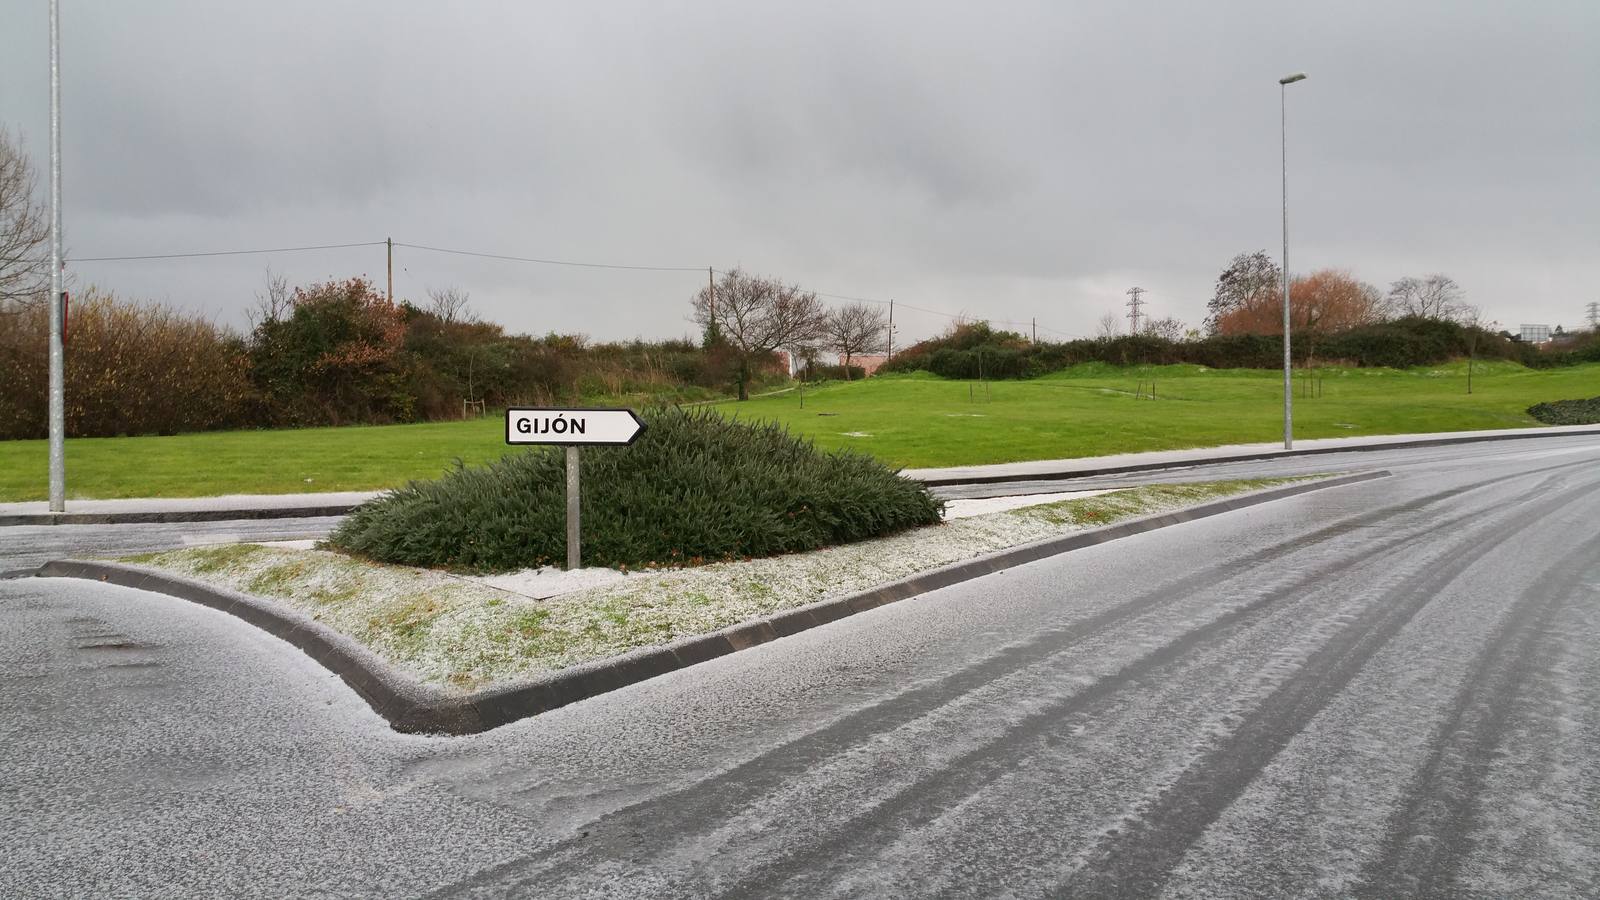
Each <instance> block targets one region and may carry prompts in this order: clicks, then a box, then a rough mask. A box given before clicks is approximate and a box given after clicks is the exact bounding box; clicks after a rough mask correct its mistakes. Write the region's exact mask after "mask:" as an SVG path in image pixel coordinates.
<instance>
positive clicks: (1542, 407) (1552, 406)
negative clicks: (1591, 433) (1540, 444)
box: [1528, 397, 1600, 425]
mask: <svg viewBox="0 0 1600 900" xmlns="http://www.w3.org/2000/svg"><path fill="white" fill-rule="evenodd" d="M1528 415H1530V416H1533V417H1534V418H1535V419H1538V420H1539V421H1541V422H1543V423H1545V424H1546V425H1600V397H1590V398H1589V399H1587V400H1556V401H1555V402H1553V403H1536V404H1534V405H1533V406H1530V407H1528Z"/></svg>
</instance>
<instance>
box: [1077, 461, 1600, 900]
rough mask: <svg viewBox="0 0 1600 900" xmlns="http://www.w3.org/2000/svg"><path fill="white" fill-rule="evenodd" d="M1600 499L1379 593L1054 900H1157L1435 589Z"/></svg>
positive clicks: (1516, 527) (1522, 517)
mask: <svg viewBox="0 0 1600 900" xmlns="http://www.w3.org/2000/svg"><path fill="white" fill-rule="evenodd" d="M1597 491H1600V484H1595V485H1593V486H1591V487H1588V488H1586V489H1583V490H1580V491H1579V492H1576V493H1572V494H1568V495H1566V496H1562V497H1558V498H1556V499H1554V500H1551V501H1548V502H1546V503H1542V504H1539V505H1536V506H1534V507H1532V508H1531V509H1528V510H1526V511H1524V512H1521V513H1519V514H1517V515H1515V516H1513V517H1511V518H1509V519H1507V520H1505V521H1503V522H1496V523H1492V527H1490V528H1484V529H1480V531H1488V532H1489V533H1488V534H1487V535H1486V536H1482V537H1478V538H1476V539H1473V540H1469V541H1466V542H1464V543H1460V544H1458V545H1457V546H1456V547H1455V548H1454V549H1452V550H1451V551H1449V552H1448V553H1446V554H1445V555H1444V557H1442V558H1441V559H1439V560H1437V561H1436V562H1435V563H1432V564H1431V565H1430V568H1429V570H1427V571H1424V572H1423V573H1421V574H1419V575H1415V576H1412V577H1410V578H1407V579H1406V580H1405V581H1403V582H1402V583H1401V585H1400V586H1399V587H1397V588H1395V589H1391V590H1389V591H1387V592H1385V594H1384V595H1383V596H1382V597H1381V598H1379V599H1377V600H1375V601H1374V602H1373V603H1371V604H1370V605H1369V606H1368V611H1367V613H1366V614H1365V615H1364V616H1363V617H1362V618H1361V619H1359V620H1358V621H1357V622H1355V623H1353V624H1351V625H1350V626H1349V627H1347V628H1346V629H1345V630H1344V631H1343V632H1341V634H1340V635H1339V637H1338V638H1336V639H1335V640H1334V641H1331V642H1330V643H1328V644H1326V645H1324V646H1323V647H1322V649H1320V650H1318V651H1317V652H1316V653H1315V654H1313V655H1312V657H1311V658H1310V659H1308V660H1307V661H1306V663H1305V665H1304V666H1302V667H1301V669H1300V671H1299V672H1298V673H1296V675H1295V676H1294V677H1293V678H1291V679H1290V680H1289V681H1287V682H1285V683H1284V684H1283V685H1282V686H1280V687H1279V688H1278V690H1276V691H1274V692H1273V693H1272V694H1271V695H1270V696H1268V697H1267V699H1266V700H1265V701H1264V702H1262V704H1261V705H1260V706H1258V707H1257V708H1256V710H1255V711H1254V712H1252V713H1251V714H1250V715H1249V716H1247V717H1246V718H1245V720H1244V721H1243V722H1242V723H1241V724H1240V725H1239V727H1238V728H1237V729H1236V730H1235V731H1234V732H1233V734H1232V735H1231V736H1230V737H1229V739H1228V740H1227V741H1225V742H1224V743H1222V744H1220V745H1219V746H1217V747H1215V748H1213V749H1212V750H1210V751H1209V752H1207V753H1206V754H1205V755H1203V756H1202V757H1201V758H1200V759H1199V760H1197V761H1196V762H1195V763H1194V764H1193V765H1191V766H1189V767H1188V768H1187V769H1185V770H1184V772H1183V773H1182V774H1181V775H1180V776H1179V777H1178V779H1177V781H1176V782H1175V783H1174V784H1173V785H1171V786H1170V787H1169V788H1167V789H1166V790H1165V791H1163V792H1162V793H1161V794H1160V795H1159V796H1158V797H1156V798H1155V799H1154V800H1153V802H1152V803H1151V804H1150V805H1149V806H1148V807H1147V808H1146V809H1145V810H1144V811H1143V812H1141V813H1140V815H1139V817H1138V819H1137V820H1136V821H1134V822H1131V823H1128V824H1127V826H1126V827H1124V828H1121V829H1119V830H1118V831H1117V832H1116V833H1115V834H1109V835H1107V836H1106V837H1105V838H1103V839H1102V840H1101V842H1100V844H1099V845H1098V846H1097V847H1095V848H1094V850H1092V851H1091V852H1090V853H1089V855H1088V861H1087V862H1086V864H1085V865H1084V866H1083V867H1082V868H1081V869H1079V870H1078V871H1077V872H1076V873H1074V874H1073V875H1071V876H1069V877H1068V878H1067V879H1066V880H1065V881H1064V883H1063V884H1062V885H1061V886H1060V889H1059V890H1058V891H1056V892H1055V893H1057V894H1058V895H1060V896H1067V897H1146V896H1151V895H1153V894H1155V893H1158V892H1159V891H1160V890H1161V887H1162V886H1163V885H1164V884H1165V883H1166V880H1167V878H1168V877H1169V876H1170V875H1171V873H1172V870H1173V869H1174V868H1175V867H1176V866H1177V865H1178V863H1179V862H1180V861H1181V860H1182V858H1183V855H1184V854H1185V853H1186V852H1187V851H1188V849H1189V847H1190V846H1191V845H1192V844H1193V843H1194V842H1195V841H1196V840H1197V839H1199V837H1200V836H1201V835H1202V834H1204V833H1205V831H1206V830H1207V829H1208V828H1209V827H1210V826H1211V824H1212V823H1213V822H1214V821H1215V820H1216V818H1217V817H1218V816H1219V815H1221V814H1222V812H1223V810H1225V809H1226V808H1227V807H1228V805H1229V804H1230V803H1232V802H1233V800H1234V799H1236V798H1237V797H1238V796H1239V795H1240V794H1241V793H1243V791H1244V790H1245V788H1246V787H1248V786H1249V784H1250V783H1251V782H1252V781H1254V780H1255V778H1256V777H1257V776H1258V775H1259V774H1260V772H1261V770H1262V769H1263V768H1265V767H1266V765H1267V764H1268V763H1269V762H1271V761H1272V759H1273V758H1274V757H1276V756H1277V754H1278V753H1279V752H1281V751H1282V749H1283V748H1284V747H1285V746H1286V745H1287V744H1288V743H1289V741H1291V740H1292V739H1293V738H1294V737H1295V736H1296V735H1298V734H1299V733H1300V732H1301V731H1303V730H1304V729H1305V727H1306V725H1307V724H1309V723H1310V722H1311V720H1312V719H1313V718H1314V717H1315V716H1316V715H1317V714H1318V713H1319V712H1321V711H1322V709H1323V708H1324V707H1325V706H1327V704H1328V703H1329V702H1330V701H1331V700H1332V699H1333V698H1334V697H1335V696H1337V695H1338V694H1339V693H1340V692H1341V691H1342V690H1344V688H1345V686H1346V685H1348V684H1349V683H1350V681H1351V679H1353V678H1354V677H1355V676H1356V674H1357V673H1358V672H1360V670H1361V668H1362V667H1363V666H1364V665H1365V664H1366V662H1367V661H1368V660H1369V659H1371V657H1372V656H1373V655H1374V654H1375V653H1377V652H1378V651H1379V650H1380V649H1382V647H1383V646H1384V645H1386V644H1387V643H1388V642H1389V641H1390V640H1391V639H1393V638H1394V636H1395V635H1396V634H1398V633H1399V632H1400V630H1401V629H1402V628H1403V627H1405V625H1406V624H1407V623H1408V622H1410V621H1411V619H1412V618H1413V617H1415V616H1416V614H1417V613H1418V612H1420V611H1421V610H1422V609H1423V607H1425V606H1427V605H1428V604H1429V603H1431V602H1433V600H1434V599H1435V598H1436V596H1437V594H1438V592H1439V591H1440V590H1441V589H1442V588H1444V587H1446V586H1447V585H1449V584H1450V583H1451V582H1452V581H1455V580H1456V579H1457V578H1458V577H1460V575H1461V573H1462V572H1463V571H1464V570H1465V569H1466V568H1467V567H1469V566H1470V565H1471V563H1472V562H1473V561H1474V560H1476V559H1478V558H1480V557H1481V556H1482V555H1483V554H1485V553H1486V552H1488V551H1490V550H1492V549H1494V548H1495V547H1497V546H1499V545H1500V544H1503V543H1505V542H1507V541H1509V540H1511V539H1512V538H1513V537H1515V536H1516V535H1517V532H1518V531H1520V530H1521V529H1522V528H1523V527H1525V526H1526V525H1530V524H1533V523H1534V522H1537V521H1538V520H1540V519H1542V518H1544V517H1546V516H1548V515H1550V514H1551V513H1554V512H1556V511H1558V510H1560V509H1562V508H1564V507H1566V506H1569V505H1571V504H1573V503H1576V502H1578V501H1579V500H1582V499H1585V498H1587V497H1589V496H1590V495H1592V494H1594V493H1595V492H1597Z"/></svg>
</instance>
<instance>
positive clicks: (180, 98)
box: [0, 0, 1600, 337]
mask: <svg viewBox="0 0 1600 900" xmlns="http://www.w3.org/2000/svg"><path fill="white" fill-rule="evenodd" d="M62 2H63V7H64V17H65V18H64V22H65V24H64V30H65V35H66V45H65V47H64V59H65V62H66V77H65V105H66V119H65V136H66V145H67V152H66V162H67V169H66V188H67V190H66V193H67V199H68V206H67V223H68V228H69V237H70V243H71V245H72V248H73V251H74V253H75V254H77V255H79V256H93V255H110V254H119V253H142V252H161V251H166V250H180V251H181V250H209V249H221V248H229V247H247V246H283V245H296V244H304V243H323V242H330V243H338V242H344V241H363V240H381V239H382V238H383V237H385V236H386V235H393V236H394V237H395V238H396V239H397V240H404V241H409V242H415V243H433V244H437V245H441V246H447V247H462V248H466V249H478V250H487V251H490V252H501V253H511V254H518V255H533V256H545V257H557V258H569V259H578V260H590V261H602V262H607V261H609V262H621V263H643V264H665V265H690V266H700V265H715V266H718V267H728V266H732V265H736V264H742V265H745V266H747V267H749V268H752V269H756V270H759V271H763V272H769V273H772V274H777V275H781V276H783V277H785V278H788V279H792V280H797V281H800V282H802V283H805V284H808V285H813V286H815V287H817V288H820V289H822V290H828V291H834V292H840V293H849V294H860V295H867V296H875V297H890V296H893V297H896V298H898V299H900V300H901V301H903V302H909V303H911V304H914V305H917V306H923V307H927V308H931V309H942V310H946V311H950V312H958V311H960V312H966V313H968V314H971V315H978V316H990V317H993V318H996V319H1003V320H1011V321H1029V320H1031V319H1032V318H1034V317H1037V318H1039V320H1040V321H1041V323H1042V324H1045V325H1046V326H1047V327H1053V328H1055V329H1057V330H1060V331H1068V332H1075V333H1083V332H1090V331H1092V330H1093V329H1094V327H1095V320H1096V319H1097V318H1098V317H1099V315H1100V314H1101V313H1102V312H1104V311H1106V310H1108V309H1112V308H1115V307H1118V306H1119V305H1120V303H1121V302H1122V300H1123V299H1124V298H1123V297H1122V294H1121V292H1122V290H1123V289H1125V288H1126V286H1127V285H1128V284H1131V283H1140V284H1142V285H1143V286H1145V287H1147V288H1150V289H1151V291H1152V293H1151V295H1150V297H1149V299H1150V301H1151V304H1152V307H1153V308H1154V309H1155V310H1156V312H1157V313H1158V314H1159V315H1166V314H1175V315H1178V316H1180V317H1182V318H1185V319H1188V320H1190V321H1198V320H1199V319H1200V317H1201V316H1202V314H1203V306H1204V301H1205V298H1206V296H1207V295H1208V293H1209V291H1210V287H1211V282H1212V279H1213V278H1214V277H1215V275H1216V272H1217V270H1218V269H1219V268H1220V266H1221V265H1222V263H1223V262H1224V261H1225V260H1226V259H1227V258H1228V257H1230V256H1231V255H1232V254H1234V253H1236V252H1239V251H1242V250H1253V249H1257V248H1261V247H1266V248H1272V249H1273V252H1274V253H1275V252H1276V250H1275V248H1276V244H1277V241H1278V202H1279V197H1278V188H1279V182H1278V178H1279V172H1278V152H1279V147H1278V125H1279V122H1278V87H1277V84H1276V79H1277V77H1278V76H1279V75H1281V74H1283V73H1284V72H1287V71H1292V70H1298V69H1303V70H1306V71H1309V72H1310V73H1311V76H1312V77H1311V79H1310V80H1308V81H1307V82H1305V83H1304V84H1300V85H1296V86H1294V87H1293V88H1292V89H1291V95H1290V98H1289V99H1290V101H1291V104H1290V109H1289V117H1290V118H1289V123H1290V148H1289V151H1290V179H1291V181H1290V188H1291V193H1290V204H1291V217H1292V218H1291V227H1292V230H1293V240H1294V249H1293V257H1292V259H1291V262H1292V263H1293V266H1294V268H1296V269H1308V268H1313V267H1320V266H1338V267H1343V268H1348V269H1351V270H1352V271H1354V272H1355V273H1356V274H1358V275H1359V276H1361V277H1363V278H1365V279H1367V280H1370V281H1374V282H1378V283H1380V284H1381V283H1385V282H1387V281H1389V280H1391V279H1393V278H1397V277H1399V276H1400V275H1403V274H1408V273H1414V272H1426V271H1436V270H1439V271H1448V272H1451V273H1452V274H1454V275H1455V276H1456V277H1457V279H1458V280H1459V281H1460V282H1461V283H1462V284H1463V285H1464V286H1465V287H1466V288H1467V290H1468V292H1469V295H1470V296H1471V297H1472V298H1473V299H1474V300H1475V301H1477V302H1479V303H1481V304H1483V305H1484V306H1485V307H1486V308H1487V309H1488V310H1489V311H1490V313H1491V314H1492V315H1493V316H1494V317H1499V318H1502V319H1506V320H1508V321H1509V320H1511V319H1517V318H1527V319H1528V320H1530V321H1549V322H1552V323H1554V322H1565V323H1567V324H1569V325H1571V324H1574V323H1575V322H1576V321H1577V319H1578V317H1579V314H1580V312H1581V307H1582V303H1583V302H1585V301H1586V300H1587V299H1591V298H1592V297H1593V295H1594V294H1593V292H1594V285H1595V284H1596V283H1600V262H1597V256H1596V253H1595V250H1596V243H1597V238H1600V221H1597V218H1600V213H1597V210H1600V179H1597V178H1596V177H1595V174H1594V173H1595V171H1596V168H1597V166H1596V164H1597V163H1600V158H1597V156H1600V154H1597V146H1600V120H1597V116H1600V113H1597V112H1596V111H1597V110H1600V102H1597V101H1600V97H1597V96H1596V87H1595V86H1596V85H1597V84H1600V6H1597V5H1595V4H1593V3H1590V2H1546V3H1539V4H1515V5H1513V4H1503V3H1488V2H1482V3H1458V2H1449V0H1433V2H1418V3H1408V4H1394V3H1376V2H1359V3H1347V4H1323V5H1318V6H1314V7H1313V6H1286V5H1284V4H1281V3H1229V4H1177V3H1172V4H1151V3H1142V4H1141V3H1131V4H1130V3H1072V4H1064V3H1024V2H1014V3H993V4H953V3H933V4H928V3H912V2H884V3H871V4H861V3H811V4H776V3H731V2H715V3H713V2H697V3H644V2H635V3H607V4H582V3H576V2H573V3H540V4H522V3H509V2H508V3H498V4H496V3H470V4H437V3H420V2H418V3H379V2H348V3H337V4H328V3H313V2H309V0H307V2H289V3H272V4H265V3H261V4H245V3H229V4H212V3H199V2H148V3H140V4H95V3H89V2H84V0H62ZM44 9H45V4H44V3H43V2H37V3H30V4H28V5H27V6H26V7H19V6H17V5H13V6H12V7H10V8H8V10H7V15H8V18H9V19H10V21H8V22H7V23H6V24H7V27H6V28H4V29H3V30H0V59H4V60H5V61H6V62H5V63H4V65H5V77H4V78H3V79H0V121H4V122H7V123H9V124H11V125H13V126H16V127H19V128H21V129H23V130H24V131H25V132H26V134H27V136H28V139H29V144H30V146H31V147H33V148H34V149H35V150H36V151H38V152H40V153H41V158H42V151H43V149H44V147H45V146H46V138H47V135H46V131H45V127H46V119H45V112H46V108H45V106H44V101H45V97H46V95H45V85H46V80H45V78H46V69H45V64H46V57H45V49H46V48H45V41H44V37H45V18H44ZM13 11H14V12H15V15H12V13H13ZM12 26H14V27H12ZM269 262H270V263H271V264H272V265H273V266H274V268H275V269H277V270H279V271H282V272H284V273H285V274H287V275H289V276H290V277H291V278H293V279H295V280H302V281H303V280H311V279H317V278H324V277H330V276H334V277H337V276H343V275H347V274H358V273H363V272H365V273H369V274H379V273H381V272H382V271H383V260H382V255H381V251H377V252H374V251H372V250H369V249H361V250H352V251H327V252H322V253H317V254H306V255H301V256H293V255H283V256H278V257H273V258H270V259H266V258H256V257H245V258H228V259H224V260H213V261H209V262H205V263H197V262H192V261H189V262H171V263H126V264H111V263H105V264H91V263H83V264H80V265H78V266H77V267H76V268H75V271H76V273H77V275H78V277H79V278H80V279H84V280H92V281H97V282H100V283H103V284H105V285H107V286H110V287H113V288H115V289H118V290H120V291H123V292H125V293H129V294H133V295H141V296H150V297H153V298H156V299H163V300H169V301H171V302H174V303H178V304H182V305H188V306H191V307H194V308H202V309H206V310H208V311H211V312H213V313H215V314H216V315H218V316H219V317H221V318H224V319H227V320H230V321H235V322H238V321H242V316H241V313H242V310H243V309H244V308H245V306H247V305H248V303H249V301H250V297H251V294H252V293H253V291H255V290H256V289H257V288H258V286H259V282H260V274H261V270H262V268H263V266H264V265H266V264H267V263H269ZM396 265H397V275H396V281H397V290H398V291H399V292H401V293H402V295H410V296H420V295H421V293H422V291H423V290H424V288H425V287H427V286H430V285H431V286H441V285H444V284H456V285H459V286H460V287H462V288H464V289H467V290H469V291H471V292H472V294H473V297H474V300H475V302H476V303H477V304H478V306H479V307H480V310H481V311H482V312H483V313H484V314H485V315H488V316H490V317H492V318H495V319H498V320H500V321H503V322H505V323H506V324H508V325H509V326H511V327H513V328H518V329H526V330H533V331H542V330H545V329H556V330H576V331H584V332H588V333H590V334H592V335H594V336H596V337H627V336H632V335H634V334H644V335H673V334H681V333H683V332H684V331H686V330H687V329H688V325H687V323H686V322H685V315H686V309H687V299H688V297H689V295H690V294H691V293H692V291H693V290H695V288H696V287H697V286H698V283H699V282H698V280H697V276H694V275H692V274H687V275H685V274H682V273H615V272H603V271H594V270H574V269H556V268H541V267H536V266H527V265H518V264H514V263H498V262H492V261H486V260H472V259H464V258H456V257H447V256H440V255H438V254H429V253H425V252H422V251H414V250H405V251H402V252H401V253H399V254H398V255H397V264H396ZM905 315H906V319H905V320H904V321H905V323H906V329H907V331H906V336H907V337H914V336H917V335H918V334H919V333H926V332H931V331H933V330H936V329H937V328H939V327H941V326H942V324H943V320H941V319H939V318H938V317H935V316H928V315H925V314H918V313H915V312H907V313H906V314H905Z"/></svg>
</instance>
